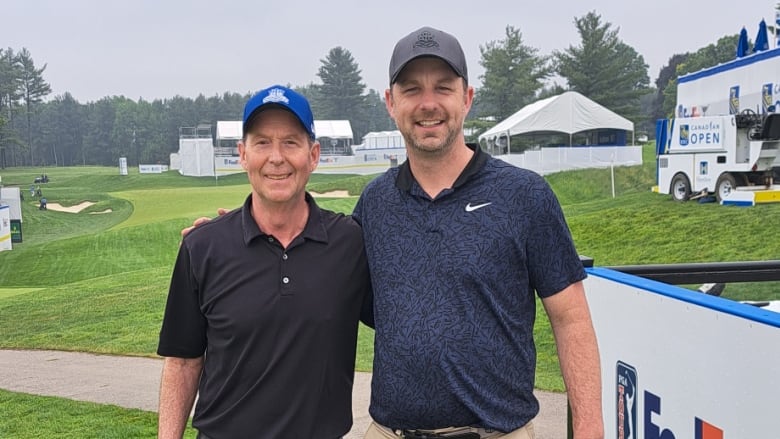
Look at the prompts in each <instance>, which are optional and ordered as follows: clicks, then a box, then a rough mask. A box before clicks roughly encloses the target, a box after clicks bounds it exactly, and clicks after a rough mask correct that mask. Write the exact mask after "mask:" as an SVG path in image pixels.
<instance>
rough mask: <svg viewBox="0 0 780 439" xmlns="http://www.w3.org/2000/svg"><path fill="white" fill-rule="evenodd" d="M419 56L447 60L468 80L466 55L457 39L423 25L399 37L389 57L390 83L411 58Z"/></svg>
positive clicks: (457, 72)
mask: <svg viewBox="0 0 780 439" xmlns="http://www.w3.org/2000/svg"><path fill="white" fill-rule="evenodd" d="M421 56H435V57H436V58H440V59H442V60H444V61H445V62H447V64H449V65H450V67H452V70H454V71H455V73H456V74H457V75H458V76H460V77H461V78H463V79H465V80H466V83H468V82H469V77H468V69H467V68H466V56H465V55H464V54H463V49H462V48H461V47H460V43H459V42H458V39H457V38H455V37H453V36H452V35H450V34H448V33H447V32H443V31H440V30H438V29H434V28H432V27H428V26H426V27H423V28H420V29H417V30H416V31H414V32H412V33H410V34H409V35H407V36H405V37H403V38H401V39H400V40H399V41H398V43H396V45H395V49H393V56H392V57H391V58H390V85H393V83H394V82H395V80H396V79H397V78H398V74H399V73H401V70H403V68H404V67H405V66H406V65H407V64H408V63H409V61H412V60H413V59H416V58H419V57H421Z"/></svg>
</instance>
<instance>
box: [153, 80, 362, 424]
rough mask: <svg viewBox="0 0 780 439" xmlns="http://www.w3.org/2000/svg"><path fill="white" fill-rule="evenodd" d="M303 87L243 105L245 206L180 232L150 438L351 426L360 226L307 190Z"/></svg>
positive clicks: (311, 155)
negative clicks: (190, 430) (155, 431)
mask: <svg viewBox="0 0 780 439" xmlns="http://www.w3.org/2000/svg"><path fill="white" fill-rule="evenodd" d="M315 139H316V136H315V132H314V118H313V117H312V112H311V108H310V106H309V103H308V102H307V101H306V98H304V97H303V96H302V95H300V94H298V93H296V92H295V91H293V90H291V89H289V88H286V87H283V86H279V85H276V86H272V87H269V88H267V89H265V90H262V91H260V92H258V93H257V94H255V95H254V96H253V97H252V98H251V99H250V100H249V101H248V102H247V103H246V107H245V109H244V118H243V138H242V139H241V141H240V142H239V144H238V151H239V155H240V161H241V165H242V166H243V168H244V169H245V170H246V172H247V176H248V178H249V182H250V184H251V186H252V192H251V194H250V195H249V196H248V197H247V198H246V201H245V202H244V205H243V206H242V207H241V208H239V209H236V210H233V211H232V212H229V213H227V214H225V215H223V216H221V217H219V218H218V219H216V220H214V221H211V222H209V223H207V224H204V225H203V226H201V227H198V228H197V230H194V231H192V232H191V233H189V234H187V236H186V237H185V238H184V239H183V241H182V244H181V247H180V249H179V255H178V257H177V260H176V264H175V266H174V270H173V275H172V278H171V284H170V289H169V293H168V301H167V305H166V309H165V316H164V320H163V325H162V330H161V331H160V341H159V346H158V350H157V352H158V354H159V355H161V356H163V357H166V358H165V362H164V366H163V375H162V383H161V387H160V409H159V413H160V414H159V437H160V438H181V437H182V433H183V431H184V428H185V426H186V422H187V419H188V417H189V413H190V411H191V409H192V405H193V401H194V400H195V396H196V393H197V394H198V395H199V396H198V402H197V405H196V406H195V413H194V417H193V422H192V424H193V426H194V427H195V428H197V429H198V431H199V435H198V437H199V438H201V439H208V438H216V439H222V438H230V439H233V438H304V439H305V438H326V439H329V438H330V439H332V438H340V437H342V436H343V435H344V434H346V433H347V432H348V431H349V430H350V427H351V425H352V410H351V397H352V381H353V376H354V368H355V346H356V341H357V325H358V320H359V319H360V317H361V315H363V320H364V321H365V322H366V323H368V324H369V325H373V322H372V321H371V286H370V279H369V275H368V264H367V262H366V254H365V250H364V246H363V238H362V233H361V230H360V227H359V226H358V225H357V224H356V223H355V222H354V221H353V220H352V219H351V218H350V217H348V216H345V215H342V214H337V213H334V212H331V211H327V210H323V209H320V208H319V207H318V206H317V204H316V203H315V201H314V199H313V198H312V197H311V196H310V195H309V194H308V193H306V190H305V187H306V183H307V182H308V180H309V176H310V175H311V173H312V171H314V169H315V168H316V167H317V163H318V161H319V155H320V145H319V143H317V141H316V140H315Z"/></svg>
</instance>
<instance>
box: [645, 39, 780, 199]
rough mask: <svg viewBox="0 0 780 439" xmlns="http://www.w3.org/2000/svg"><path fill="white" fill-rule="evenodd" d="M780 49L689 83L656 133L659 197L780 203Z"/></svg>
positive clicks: (683, 83) (684, 80) (683, 81)
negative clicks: (703, 196) (704, 196)
mask: <svg viewBox="0 0 780 439" xmlns="http://www.w3.org/2000/svg"><path fill="white" fill-rule="evenodd" d="M778 110H780V48H776V49H772V50H766V51H762V52H757V53H755V54H753V55H748V56H745V57H743V58H738V59H735V60H734V61H731V62H728V63H724V64H721V65H718V66H715V67H712V68H709V69H705V70H702V71H699V72H696V73H692V74H689V75H686V76H682V77H680V78H679V79H678V85H677V107H676V111H675V112H676V116H677V117H676V118H675V119H671V120H660V121H658V124H657V127H656V156H657V164H658V167H657V181H658V186H657V190H658V192H659V193H662V194H671V195H672V198H674V199H675V200H678V201H685V200H688V199H689V198H690V197H691V196H692V195H694V194H712V193H714V194H715V196H716V198H717V200H718V201H719V202H721V203H726V204H728V203H733V204H753V203H755V202H772V201H780V186H778V185H776V184H775V182H776V181H778V180H780V113H778Z"/></svg>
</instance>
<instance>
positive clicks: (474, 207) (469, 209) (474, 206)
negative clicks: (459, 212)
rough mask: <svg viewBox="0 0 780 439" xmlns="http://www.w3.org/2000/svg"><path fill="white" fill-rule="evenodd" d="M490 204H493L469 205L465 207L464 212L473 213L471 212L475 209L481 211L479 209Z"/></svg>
mask: <svg viewBox="0 0 780 439" xmlns="http://www.w3.org/2000/svg"><path fill="white" fill-rule="evenodd" d="M491 204H493V203H482V204H475V205H473V206H472V205H471V203H469V204H467V205H466V212H473V211H475V210H477V209H481V208H483V207H485V206H490V205H491Z"/></svg>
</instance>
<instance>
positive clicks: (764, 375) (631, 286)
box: [585, 268, 780, 439]
mask: <svg viewBox="0 0 780 439" xmlns="http://www.w3.org/2000/svg"><path fill="white" fill-rule="evenodd" d="M587 270H588V278H587V279H586V280H585V290H586V294H587V299H588V304H589V307H590V310H591V314H592V317H593V324H594V328H595V330H596V336H597V338H598V343H599V354H600V358H601V370H602V386H603V389H602V398H603V400H602V407H603V412H604V426H605V438H608V439H612V438H617V439H687V438H694V439H724V438H774V437H778V438H780V435H778V434H777V431H778V428H777V420H776V419H775V418H773V417H772V416H767V413H770V412H771V410H770V408H771V407H776V406H777V395H778V394H780V379H778V372H777V365H778V364H780V349H776V347H777V346H780V313H777V312H774V311H771V310H766V309H762V308H758V307H755V306H751V305H747V304H742V303H739V302H734V301H731V300H728V299H725V298H721V297H715V296H708V295H705V294H702V293H699V292H695V291H691V290H687V289H683V288H680V287H677V286H673V285H667V284H663V283H660V282H655V281H651V280H648V279H643V278H639V277H636V276H631V275H627V274H623V273H619V272H615V271H612V270H608V269H605V268H589V269H587ZM755 383H761V384H760V385H755ZM767 410H770V412H768V411H767Z"/></svg>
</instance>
